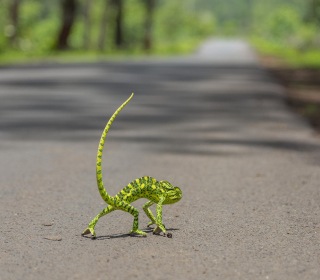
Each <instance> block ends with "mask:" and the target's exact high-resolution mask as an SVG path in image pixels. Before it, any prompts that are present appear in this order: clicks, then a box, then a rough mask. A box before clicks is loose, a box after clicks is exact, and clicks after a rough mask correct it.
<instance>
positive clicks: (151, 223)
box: [147, 222, 156, 227]
mask: <svg viewBox="0 0 320 280" xmlns="http://www.w3.org/2000/svg"><path fill="white" fill-rule="evenodd" d="M155 224H156V223H153V222H150V223H148V224H147V227H150V226H152V225H155Z"/></svg>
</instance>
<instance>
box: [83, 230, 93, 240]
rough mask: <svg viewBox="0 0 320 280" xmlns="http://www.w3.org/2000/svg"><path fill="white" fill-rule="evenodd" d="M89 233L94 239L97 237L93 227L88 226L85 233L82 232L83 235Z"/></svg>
mask: <svg viewBox="0 0 320 280" xmlns="http://www.w3.org/2000/svg"><path fill="white" fill-rule="evenodd" d="M89 233H91V234H92V236H93V238H94V239H95V238H96V233H95V231H94V229H93V228H87V229H86V230H85V231H84V232H83V233H81V235H82V236H83V235H87V234H89Z"/></svg>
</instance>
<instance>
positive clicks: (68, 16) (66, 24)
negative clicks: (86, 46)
mask: <svg viewBox="0 0 320 280" xmlns="http://www.w3.org/2000/svg"><path fill="white" fill-rule="evenodd" d="M61 6H62V23H61V29H60V32H59V36H58V42H57V46H56V48H57V49H58V50H66V49H69V44H68V38H69V35H70V34H71V29H72V26H73V23H74V20H75V17H76V9H77V3H76V0H62V1H61Z"/></svg>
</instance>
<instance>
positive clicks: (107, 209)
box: [81, 205, 115, 237]
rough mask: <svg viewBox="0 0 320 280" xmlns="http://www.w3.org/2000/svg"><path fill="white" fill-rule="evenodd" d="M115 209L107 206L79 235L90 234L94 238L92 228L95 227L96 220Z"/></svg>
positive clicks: (94, 234)
mask: <svg viewBox="0 0 320 280" xmlns="http://www.w3.org/2000/svg"><path fill="white" fill-rule="evenodd" d="M114 210H115V208H114V207H113V206H111V205H109V206H108V207H107V208H105V209H103V210H102V211H101V212H100V213H99V214H98V215H97V216H96V217H95V218H94V219H93V220H92V221H91V223H90V224H89V225H88V228H87V229H86V230H85V231H84V232H83V233H82V234H81V235H86V234H89V233H91V234H92V235H93V236H94V237H96V233H95V231H94V227H95V226H96V223H97V222H98V220H99V219H100V218H101V217H102V216H104V215H107V214H109V213H110V212H112V211H114Z"/></svg>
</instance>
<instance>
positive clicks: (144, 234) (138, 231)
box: [129, 229, 147, 237]
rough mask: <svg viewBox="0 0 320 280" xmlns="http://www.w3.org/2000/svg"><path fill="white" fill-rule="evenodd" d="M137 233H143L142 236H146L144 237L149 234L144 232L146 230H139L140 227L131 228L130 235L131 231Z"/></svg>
mask: <svg viewBox="0 0 320 280" xmlns="http://www.w3.org/2000/svg"><path fill="white" fill-rule="evenodd" d="M133 232H134V233H137V234H140V235H142V236H144V237H147V234H146V233H145V232H144V231H141V230H138V229H136V230H130V232H129V235H131V233H133Z"/></svg>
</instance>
